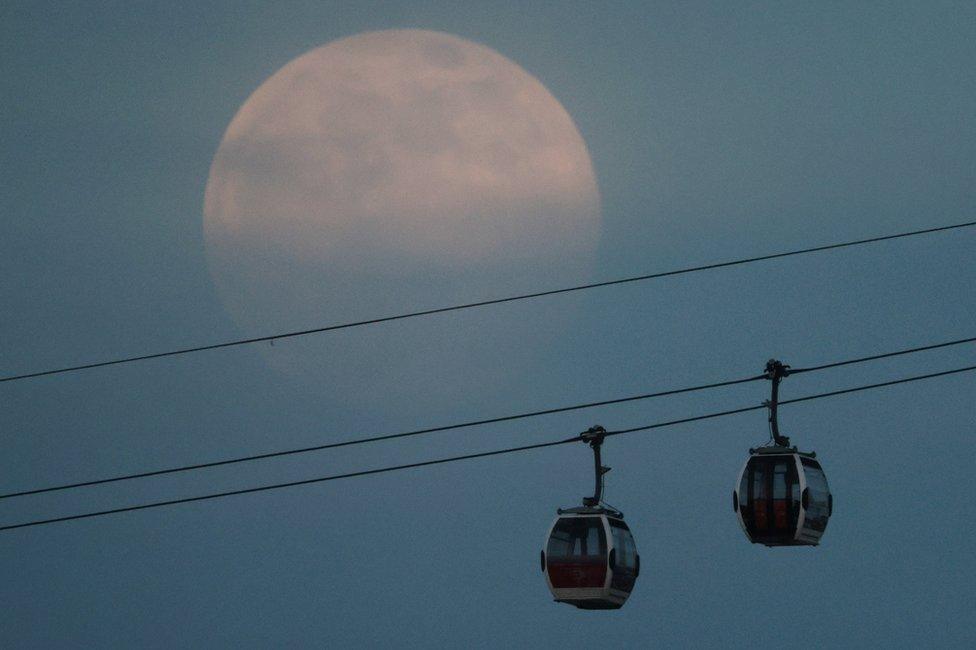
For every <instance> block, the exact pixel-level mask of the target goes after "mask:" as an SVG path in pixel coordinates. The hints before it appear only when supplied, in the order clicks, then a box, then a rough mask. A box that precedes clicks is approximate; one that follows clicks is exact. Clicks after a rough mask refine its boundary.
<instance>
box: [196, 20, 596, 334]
mask: <svg viewBox="0 0 976 650" xmlns="http://www.w3.org/2000/svg"><path fill="white" fill-rule="evenodd" d="M204 230H205V237H206V245H207V253H208V260H209V262H210V266H211V271H212V275H213V277H214V280H215V283H216V285H217V288H218V292H219V294H220V296H221V299H222V300H223V302H224V303H225V306H226V307H227V308H228V310H229V312H230V313H231V315H232V316H233V318H234V319H235V320H236V321H237V322H238V324H239V325H240V327H241V329H242V331H243V332H244V333H245V334H247V335H258V334H265V333H268V332H269V331H276V329H281V328H292V327H294V328H301V327H309V326H314V325H317V324H323V323H337V322H343V321H348V320H350V319H356V318H363V317H370V316H382V315H386V314H389V313H395V312H396V311H402V310H404V309H410V308H418V307H431V306H441V305H444V304H450V302H452V301H456V300H474V299H478V298H483V297H491V296H498V295H504V294H506V293H510V292H512V291H515V290H519V289H525V288H527V287H533V288H535V287H538V286H540V284H541V285H542V286H554V284H556V285H557V284H564V283H565V282H566V279H567V278H579V277H580V274H579V273H580V269H586V268H587V267H588V265H589V263H590V261H591V260H592V258H593V255H594V251H595V247H596V244H597V242H598V239H599V230H600V207H599V195H598V190H597V185H596V180H595V177H594V173H593V168H592V164H591V162H590V158H589V154H588V151H587V149H586V145H585V144H584V142H583V139H582V137H581V136H580V134H579V131H578V130H577V128H576V126H575V125H574V123H573V120H572V119H571V118H570V116H569V115H568V113H567V112H566V110H565V109H564V108H563V107H562V105H561V104H560V103H559V102H558V101H557V100H556V99H555V98H554V97H553V96H552V94H551V93H550V92H549V91H548V90H547V89H546V88H545V87H544V86H543V85H542V84H541V83H540V82H539V81H538V80H537V79H535V78H534V77H533V76H532V75H530V74H529V73H527V72H526V71H525V70H523V69H522V68H521V67H519V66H518V65H517V64H515V63H513V62H512V61H510V60H509V59H507V58H505V57H504V56H502V55H500V54H498V53H497V52H495V51H493V50H491V49H489V48H487V47H485V46H482V45H478V44H475V43H472V42H470V41H466V40H463V39H461V38H458V37H455V36H451V35H448V34H443V33H439V32H431V31H422V30H390V31H380V32H370V33H365V34H360V35H356V36H352V37H349V38H345V39H342V40H339V41H335V42H333V43H330V44H328V45H325V46H323V47H319V48H317V49H314V50H312V51H310V52H308V53H306V54H304V55H302V56H300V57H298V58H297V59H294V60H293V61H291V62H290V63H288V64H287V65H285V66H284V67H283V68H281V69H280V70H279V71H278V72H276V73H275V74H274V75H273V76H272V77H270V78H269V79H268V80H267V81H265V82H264V83H263V84H262V85H261V86H260V87H259V88H258V89H257V90H256V91H255V92H254V93H253V94H252V95H251V96H250V97H249V98H248V99H247V101H246V102H245V103H244V105H243V106H242V107H241V108H240V110H239V111H238V113H237V115H236V116H235V117H234V119H233V120H232V121H231V123H230V126H229V127H228V128H227V131H226V133H225V135H224V137H223V140H222V141H221V143H220V147H219V149H218V151H217V153H216V155H215V157H214V160H213V164H212V166H211V170H210V176H209V179H208V182H207V187H206V195H205V199H204ZM567 273H568V275H567Z"/></svg>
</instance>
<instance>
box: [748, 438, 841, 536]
mask: <svg viewBox="0 0 976 650" xmlns="http://www.w3.org/2000/svg"><path fill="white" fill-rule="evenodd" d="M732 507H733V508H734V510H735V512H736V514H737V515H738V517H739V523H740V524H741V525H742V530H743V531H745V534H746V537H748V538H749V541H750V542H752V543H753V544H765V545H766V546H816V545H817V544H819V543H820V538H821V536H823V534H824V531H825V530H826V528H827V521H828V520H829V519H830V515H831V513H832V512H833V507H834V499H833V497H832V496H831V494H830V488H829V487H828V486H827V477H826V476H825V475H824V471H823V468H821V467H820V463H818V462H817V461H816V458H815V454H812V453H810V454H808V453H804V452H800V451H796V448H795V447H780V446H773V447H762V448H760V449H751V450H750V455H749V460H747V461H746V464H745V467H743V468H742V474H741V476H740V478H739V482H738V484H737V485H736V488H735V490H734V491H733V492H732Z"/></svg>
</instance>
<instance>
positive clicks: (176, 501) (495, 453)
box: [0, 366, 976, 531]
mask: <svg viewBox="0 0 976 650" xmlns="http://www.w3.org/2000/svg"><path fill="white" fill-rule="evenodd" d="M974 370H976V366H966V367H963V368H955V369H953V370H944V371H941V372H933V373H928V374H925V375H915V376H913V377H903V378H901V379H894V380H890V381H885V382H880V383H877V384H867V385H864V386H855V387H853V388H844V389H841V390H835V391H830V392H827V393H819V394H816V395H807V396H804V397H797V398H794V399H789V400H783V401H781V402H779V404H780V406H782V405H786V404H796V403H799V402H808V401H811V400H817V399H823V398H826V397H834V396H837V395H846V394H849V393H858V392H861V391H866V390H872V389H875V388H883V387H887V386H895V385H897V384H907V383H910V382H915V381H921V380H924V379H932V378H935V377H945V376H947V375H955V374H959V373H963V372H971V371H974ZM764 408H766V405H765V404H757V405H755V406H746V407H743V408H737V409H731V410H727V411H719V412H717V413H707V414H705V415H697V416H693V417H688V418H681V419H679V420H669V421H667V422H657V423H655V424H648V425H644V426H640V427H633V428H630V429H618V430H614V431H608V432H607V433H606V436H608V437H609V436H618V435H623V434H627V433H634V432H638V431H649V430H651V429H660V428H664V427H670V426H675V425H678V424H686V423H689V422H698V421H701V420H709V419H713V418H720V417H726V416H730V415H736V414H739V413H746V412H749V411H758V410H760V409H764ZM581 440H582V438H580V437H579V436H573V437H572V438H565V439H561V440H552V441H549V442H540V443H536V444H532V445H522V446H519V447H508V448H505V449H495V450H493V451H483V452H478V453H474V454H464V455H462V456H450V457H448V458H438V459H435V460H426V461H421V462H417V463H406V464H403V465H393V466H389V467H380V468H376V469H368V470H360V471H357V472H347V473H344V474H333V475H330V476H322V477H319V478H311V479H305V480H301V481H290V482H288V483H275V484H272V485H261V486H258V487H253V488H244V489H240V490H230V491H227V492H216V493H213V494H204V495H201V496H195V497H186V498H182V499H171V500H168V501H156V502H153V503H144V504H141V505H135V506H126V507H122V508H112V509H110V510H100V511H96V512H87V513H83V514H80V515H68V516H64V517H54V518H51V519H38V520H35V521H28V522H24V523H20V524H11V525H8V526H0V531H6V530H15V529H18V528H29V527H33V526H43V525H46V524H54V523H58V522H64V521H73V520H76V519H89V518H92V517H102V516H105V515H113V514H119V513H123V512H133V511H136V510H148V509H150V508H161V507H164V506H172V505H177V504H182V503H193V502H196V501H206V500H210V499H220V498H224V497H230V496H236V495H242V494H254V493H256V492H265V491H268V490H278V489H282V488H289V487H297V486H300V485H311V484H313V483H325V482H328V481H337V480H340V479H346V478H354V477H357V476H369V475H373V474H383V473H386V472H395V471H399V470H404V469H413V468H417V467H427V466H430V465H441V464H444V463H453V462H458V461H462V460H471V459H474V458H487V457H489V456H500V455H503V454H511V453H516V452H522V451H529V450H533V449H543V448H545V447H555V446H557V445H565V444H569V443H572V442H579V441H581Z"/></svg>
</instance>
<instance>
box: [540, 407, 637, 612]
mask: <svg viewBox="0 0 976 650" xmlns="http://www.w3.org/2000/svg"><path fill="white" fill-rule="evenodd" d="M605 435H606V430H605V429H604V428H603V427H600V426H595V427H591V428H590V429H588V430H587V431H584V432H583V433H581V434H580V440H582V441H583V442H586V443H587V444H589V445H590V447H591V448H592V449H593V460H594V464H595V469H596V488H595V491H594V494H593V496H592V497H584V498H583V505H582V506H578V507H575V508H566V509H562V508H560V509H558V510H557V511H556V513H557V515H558V516H557V517H556V520H555V521H554V522H553V524H552V527H551V528H550V529H549V535H548V537H547V540H546V546H545V548H544V549H543V551H542V554H541V560H542V571H543V573H545V575H546V583H547V584H548V585H549V590H550V591H551V592H552V596H553V599H555V601H556V602H559V603H567V604H569V605H575V606H576V607H579V608H580V609H619V608H620V607H621V606H622V605H623V604H624V602H625V601H626V600H627V597H628V596H629V595H630V592H631V590H632V589H633V588H634V582H635V581H636V580H637V576H638V574H639V573H640V555H638V554H637V547H636V546H635V544H634V538H633V536H632V535H631V534H630V529H629V528H628V527H627V524H626V523H624V513H622V512H620V511H619V510H616V509H615V508H611V507H609V506H606V505H605V504H603V503H602V499H601V497H602V494H603V475H604V474H606V473H607V472H609V471H610V468H609V467H604V466H603V465H602V464H601V462H600V447H601V445H602V444H603V439H604V436H605Z"/></svg>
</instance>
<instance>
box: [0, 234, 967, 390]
mask: <svg viewBox="0 0 976 650" xmlns="http://www.w3.org/2000/svg"><path fill="white" fill-rule="evenodd" d="M972 226H976V221H969V222H966V223H958V224H953V225H949V226H939V227H936V228H925V229H923V230H913V231H910V232H902V233H897V234H894V235H882V236H880V237H870V238H868V239H858V240H854V241H847V242H840V243H836V244H827V245H825V246H814V247H811V248H801V249H797V250H792V251H786V252H782V253H772V254H770V255H759V256H756V257H747V258H742V259H738V260H731V261H727V262H717V263H713V264H703V265H701V266H692V267H688V268H683V269H676V270H673V271H662V272H658V273H649V274H646V275H637V276H633V277H628V278H618V279H616V280H606V281H603V282H593V283H590V284H580V285H576V286H572V287H563V288H561V289H550V290H548V291H537V292H533V293H523V294H518V295H514V296H508V297H505V298H492V299H488V300H480V301H477V302H468V303H463V304H459V305H452V306H449V307H438V308H435V309H424V310H419V311H412V312H407V313H403V314H397V315H394V316H383V317H380V318H371V319H367V320H361V321H353V322H349V323H341V324H337V325H326V326H323V327H315V328H311V329H305V330H298V331H293V332H283V333H280V334H270V335H267V336H256V337H252V338H246V339H237V340H234V341H225V342H223V343H213V344H210V345H200V346H196V347H189V348H182V349H178V350H170V351H167V352H157V353H154V354H143V355H139V356H133V357H122V358H118V359H111V360H107V361H96V362H93V363H86V364H82V365H77V366H67V367H63V368H56V369H53V370H42V371H38V372H30V373H25V374H21V375H9V376H6V377H0V383H3V382H8V381H19V380H22V379H31V378H34V377H45V376H48V375H58V374H62V373H67V372H76V371H80V370H90V369H92V368H102V367H105V366H114V365H119V364H123V363H133V362H135V361H146V360H149V359H160V358H163V357H173V356H177V355H183V354H191V353H195V352H204V351H207V350H218V349H221V348H229V347H235V346H240V345H249V344H251V343H262V342H267V341H275V340H280V339H287V338H294V337H298V336H308V335H310V334H319V333H322V332H332V331H335V330H341V329H349V328H353V327H362V326H365V325H376V324H379V323H387V322H390V321H396V320H404V319H407V318H416V317H418V316H430V315H433V314H443V313H446V312H452V311H461V310H464V309H472V308H475V307H486V306H488V305H500V304H502V303H506V302H515V301H518V300H530V299H534V298H542V297H544V296H555V295H558V294H563V293H572V292H575V291H584V290H587V289H597V288H600V287H609V286H614V285H619V284H627V283H631V282H641V281H644V280H653V279H657V278H665V277H670V276H675V275H683V274H686V273H696V272H698V271H708V270H713V269H720V268H726V267H730V266H739V265H742V264H752V263H754V262H762V261H766V260H773V259H779V258H782V257H791V256H793V255H805V254H807V253H817V252H822V251H828V250H834V249H838V248H848V247H851V246H861V245H864V244H873V243H877V242H882V241H889V240H892V239H901V238H903V237H914V236H917V235H927V234H931V233H936V232H944V231H947V230H957V229H961V228H970V227H972Z"/></svg>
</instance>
